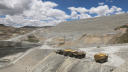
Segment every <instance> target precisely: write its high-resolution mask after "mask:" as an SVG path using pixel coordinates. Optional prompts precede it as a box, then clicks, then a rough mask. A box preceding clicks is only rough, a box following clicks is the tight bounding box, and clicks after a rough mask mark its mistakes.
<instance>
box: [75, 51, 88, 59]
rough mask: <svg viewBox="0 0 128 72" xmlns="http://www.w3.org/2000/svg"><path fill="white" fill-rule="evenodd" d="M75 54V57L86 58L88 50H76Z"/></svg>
mask: <svg viewBox="0 0 128 72" xmlns="http://www.w3.org/2000/svg"><path fill="white" fill-rule="evenodd" d="M73 54H74V57H75V58H79V59H81V58H85V56H86V52H84V51H80V52H75V53H73Z"/></svg>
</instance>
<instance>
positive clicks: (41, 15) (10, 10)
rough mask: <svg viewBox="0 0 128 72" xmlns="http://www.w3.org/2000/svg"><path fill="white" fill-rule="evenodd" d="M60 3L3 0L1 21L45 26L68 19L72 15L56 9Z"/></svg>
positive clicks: (13, 24)
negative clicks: (3, 16)
mask: <svg viewBox="0 0 128 72" xmlns="http://www.w3.org/2000/svg"><path fill="white" fill-rule="evenodd" d="M56 6H58V4H56V3H54V2H50V1H44V2H42V1H41V0H22V1H21V0H9V1H8V0H2V1H0V10H1V11H0V15H6V18H0V22H1V23H3V24H6V25H11V26H26V25H30V26H45V25H55V24H58V23H60V22H63V21H66V20H65V19H69V18H70V16H69V15H67V14H66V13H65V12H64V11H62V10H59V9H54V7H56Z"/></svg>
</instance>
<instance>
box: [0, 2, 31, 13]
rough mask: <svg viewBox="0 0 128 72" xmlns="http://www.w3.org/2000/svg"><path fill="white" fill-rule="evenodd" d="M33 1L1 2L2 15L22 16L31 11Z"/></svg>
mask: <svg viewBox="0 0 128 72" xmlns="http://www.w3.org/2000/svg"><path fill="white" fill-rule="evenodd" d="M31 3H32V0H0V14H10V15H15V14H21V13H23V11H25V10H29V9H30V5H31Z"/></svg>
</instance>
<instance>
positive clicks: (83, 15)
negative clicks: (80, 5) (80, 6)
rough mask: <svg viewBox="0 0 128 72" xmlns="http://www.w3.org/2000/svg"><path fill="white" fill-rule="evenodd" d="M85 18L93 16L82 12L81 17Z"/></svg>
mask: <svg viewBox="0 0 128 72" xmlns="http://www.w3.org/2000/svg"><path fill="white" fill-rule="evenodd" d="M84 18H91V16H90V15H88V14H85V13H81V14H80V19H84Z"/></svg>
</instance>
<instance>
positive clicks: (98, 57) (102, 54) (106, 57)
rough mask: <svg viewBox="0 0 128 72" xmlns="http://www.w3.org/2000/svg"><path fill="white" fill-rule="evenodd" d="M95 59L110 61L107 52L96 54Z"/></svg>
mask: <svg viewBox="0 0 128 72" xmlns="http://www.w3.org/2000/svg"><path fill="white" fill-rule="evenodd" d="M94 58H95V61H96V62H99V63H104V62H107V61H108V56H107V55H106V54H105V53H99V54H95V55H94Z"/></svg>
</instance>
